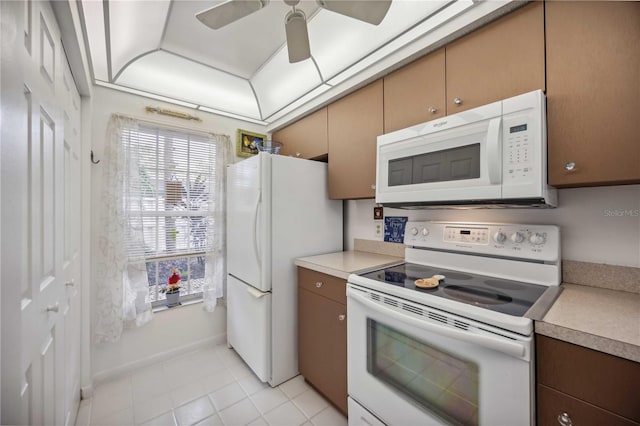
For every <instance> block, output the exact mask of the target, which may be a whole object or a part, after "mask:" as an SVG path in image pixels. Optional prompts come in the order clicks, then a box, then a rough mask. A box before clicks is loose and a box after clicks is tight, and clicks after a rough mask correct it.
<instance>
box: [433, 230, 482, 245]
mask: <svg viewBox="0 0 640 426" xmlns="http://www.w3.org/2000/svg"><path fill="white" fill-rule="evenodd" d="M443 237H444V238H443V241H445V242H447V243H464V244H483V245H487V244H489V229H488V228H462V227H458V226H447V227H445V229H444V235H443Z"/></svg>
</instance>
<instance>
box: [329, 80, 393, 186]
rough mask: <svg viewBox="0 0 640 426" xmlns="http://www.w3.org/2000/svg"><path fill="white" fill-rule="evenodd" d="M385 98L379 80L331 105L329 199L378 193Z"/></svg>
mask: <svg viewBox="0 0 640 426" xmlns="http://www.w3.org/2000/svg"><path fill="white" fill-rule="evenodd" d="M382 98H383V89H382V80H377V81H375V82H374V83H371V84H370V85H368V86H365V87H363V88H362V89H359V90H357V91H356V92H354V93H351V94H350V95H347V96H345V97H344V98H342V99H339V100H337V101H336V102H334V103H332V104H330V105H329V107H328V122H329V162H328V171H329V198H331V199H357V198H373V197H374V196H375V183H376V143H377V137H378V135H381V134H382V133H383V118H382V117H383V106H382Z"/></svg>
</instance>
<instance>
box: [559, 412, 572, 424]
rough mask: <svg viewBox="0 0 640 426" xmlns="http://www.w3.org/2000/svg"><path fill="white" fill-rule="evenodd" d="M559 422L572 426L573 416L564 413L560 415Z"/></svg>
mask: <svg viewBox="0 0 640 426" xmlns="http://www.w3.org/2000/svg"><path fill="white" fill-rule="evenodd" d="M558 423H560V424H561V425H562V426H571V425H572V424H573V422H572V421H571V417H569V415H568V414H567V413H562V414H560V415H559V416H558Z"/></svg>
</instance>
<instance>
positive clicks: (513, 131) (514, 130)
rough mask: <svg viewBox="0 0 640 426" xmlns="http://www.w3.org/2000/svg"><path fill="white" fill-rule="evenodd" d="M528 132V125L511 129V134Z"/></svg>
mask: <svg viewBox="0 0 640 426" xmlns="http://www.w3.org/2000/svg"><path fill="white" fill-rule="evenodd" d="M526 130H527V125H526V124H521V125H519V126H512V127H509V133H517V132H524V131H526Z"/></svg>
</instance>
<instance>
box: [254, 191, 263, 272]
mask: <svg viewBox="0 0 640 426" xmlns="http://www.w3.org/2000/svg"><path fill="white" fill-rule="evenodd" d="M260 204H261V203H260V197H258V200H257V201H256V209H255V216H254V218H253V254H254V255H255V256H256V261H257V262H258V267H260V266H262V261H261V259H260V258H261V256H260V248H259V247H258V220H259V216H258V212H259V211H260Z"/></svg>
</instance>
